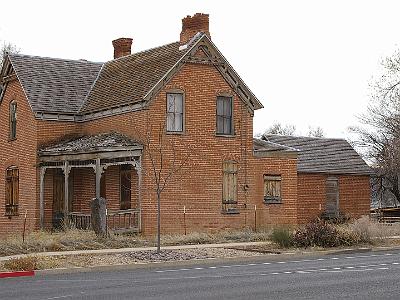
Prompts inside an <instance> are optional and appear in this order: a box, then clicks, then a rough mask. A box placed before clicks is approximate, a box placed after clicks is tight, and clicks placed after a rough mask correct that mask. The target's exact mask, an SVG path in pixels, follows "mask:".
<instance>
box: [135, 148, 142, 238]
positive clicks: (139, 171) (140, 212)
mask: <svg viewBox="0 0 400 300" xmlns="http://www.w3.org/2000/svg"><path fill="white" fill-rule="evenodd" d="M135 169H136V172H137V175H138V206H139V216H138V227H139V228H138V229H139V232H141V231H142V156H139V162H138V163H136V165H135Z"/></svg>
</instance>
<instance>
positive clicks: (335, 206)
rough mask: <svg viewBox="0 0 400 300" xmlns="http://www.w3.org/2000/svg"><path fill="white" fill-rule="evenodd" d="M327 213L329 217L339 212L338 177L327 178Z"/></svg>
mask: <svg viewBox="0 0 400 300" xmlns="http://www.w3.org/2000/svg"><path fill="white" fill-rule="evenodd" d="M325 213H326V215H327V216H329V217H335V216H337V215H338V213H339V182H338V179H337V178H336V177H328V179H327V180H326V207H325Z"/></svg>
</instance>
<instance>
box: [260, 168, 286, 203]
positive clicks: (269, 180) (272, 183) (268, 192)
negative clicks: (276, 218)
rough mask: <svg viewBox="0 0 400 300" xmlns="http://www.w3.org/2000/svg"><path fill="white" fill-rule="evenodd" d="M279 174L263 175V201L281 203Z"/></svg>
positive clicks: (280, 179)
mask: <svg viewBox="0 0 400 300" xmlns="http://www.w3.org/2000/svg"><path fill="white" fill-rule="evenodd" d="M281 181H282V178H281V176H275V175H264V202H265V203H282V197H281Z"/></svg>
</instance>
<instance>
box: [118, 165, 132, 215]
mask: <svg viewBox="0 0 400 300" xmlns="http://www.w3.org/2000/svg"><path fill="white" fill-rule="evenodd" d="M131 171H132V168H131V165H122V166H120V181H119V182H120V193H121V203H120V209H130V208H131Z"/></svg>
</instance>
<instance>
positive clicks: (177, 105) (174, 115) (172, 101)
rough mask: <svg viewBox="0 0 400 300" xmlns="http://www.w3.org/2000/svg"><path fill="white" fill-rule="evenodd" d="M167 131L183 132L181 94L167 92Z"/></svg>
mask: <svg viewBox="0 0 400 300" xmlns="http://www.w3.org/2000/svg"><path fill="white" fill-rule="evenodd" d="M167 132H183V94H180V93H168V94H167Z"/></svg>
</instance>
